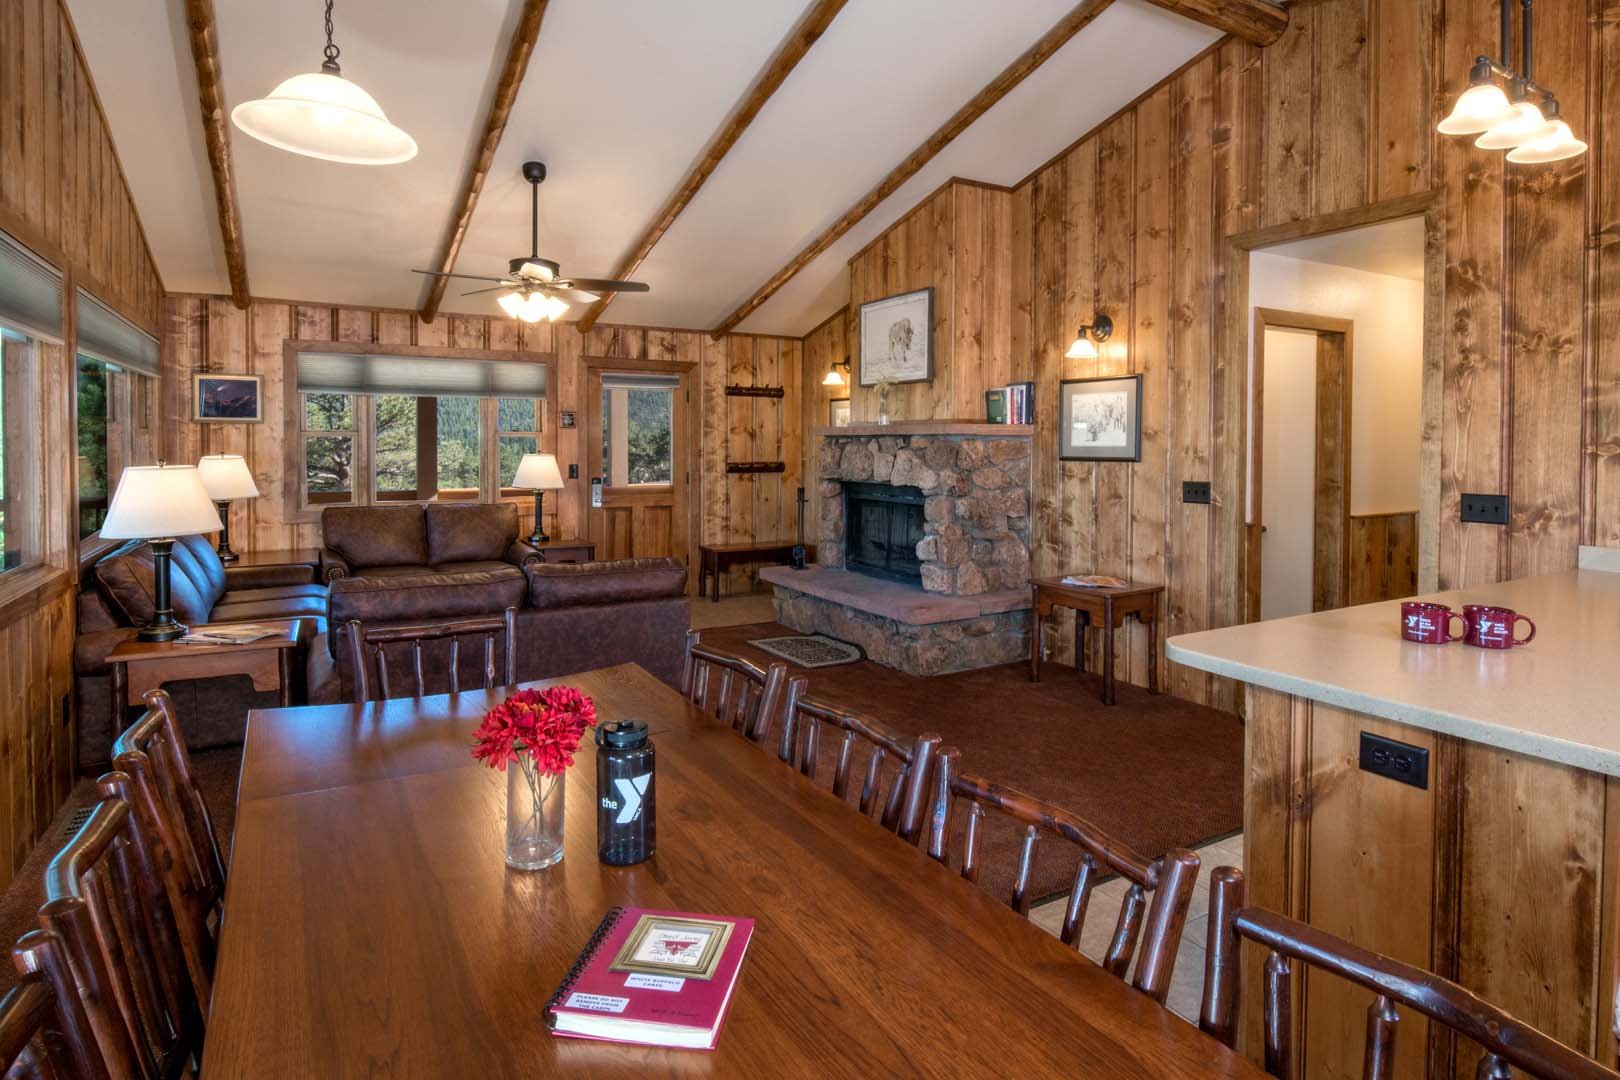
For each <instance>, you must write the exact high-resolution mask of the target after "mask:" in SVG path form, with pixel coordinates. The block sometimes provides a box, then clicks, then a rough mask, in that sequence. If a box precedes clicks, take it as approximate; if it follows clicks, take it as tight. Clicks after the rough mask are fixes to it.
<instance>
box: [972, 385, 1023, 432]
mask: <svg viewBox="0 0 1620 1080" xmlns="http://www.w3.org/2000/svg"><path fill="white" fill-rule="evenodd" d="M984 418H985V419H986V420H988V421H989V422H990V423H992V424H1033V423H1034V422H1035V384H1034V383H1032V382H1016V383H1008V384H1007V385H1006V386H1000V387H997V388H996V389H994V390H986V391H985V392H984Z"/></svg>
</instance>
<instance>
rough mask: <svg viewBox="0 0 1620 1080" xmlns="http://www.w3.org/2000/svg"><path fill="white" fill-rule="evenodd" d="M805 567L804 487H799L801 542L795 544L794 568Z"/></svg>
mask: <svg viewBox="0 0 1620 1080" xmlns="http://www.w3.org/2000/svg"><path fill="white" fill-rule="evenodd" d="M804 567H805V550H804V488H803V487H801V488H799V542H798V543H797V544H794V545H793V569H795V570H803V569H804Z"/></svg>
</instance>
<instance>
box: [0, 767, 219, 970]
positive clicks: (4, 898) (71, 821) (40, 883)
mask: <svg viewBox="0 0 1620 1080" xmlns="http://www.w3.org/2000/svg"><path fill="white" fill-rule="evenodd" d="M191 765H192V768H193V770H195V772H196V774H197V785H198V786H199V787H200V788H202V793H203V801H204V802H205V803H207V804H208V813H209V816H210V817H212V818H213V820H214V833H215V835H217V836H218V837H219V850H220V854H221V855H223V856H225V857H226V858H227V859H229V858H230V853H231V829H232V826H233V825H234V823H235V821H236V778H237V775H238V774H239V773H240V772H241V769H242V748H241V747H240V746H233V747H227V748H225V749H223V750H198V751H194V752H193V753H192V755H191ZM98 801H99V796H98V795H97V793H96V784H95V781H94V780H89V779H83V780H80V781H79V782H78V783H77V784H76V785H74V788H73V791H72V792H70V793H69V795H68V799H67V802H65V803H63V804H62V809H60V810H58V811H57V813H56V817H55V818H53V819H52V821H51V824H50V827H49V828H47V829H46V830H45V832H44V833H43V834H41V836H40V838H39V841H38V842H37V843H35V845H34V848H33V850H32V851H30V852H29V853H28V858H27V859H25V860H23V864H22V867H21V868H20V869H19V870H18V871H17V874H16V876H15V877H14V878H13V879H12V882H11V884H10V885H9V886H7V887H6V890H5V891H4V892H3V893H0V942H12V941H16V940H17V939H18V938H20V937H22V936H23V935H24V934H26V933H27V932H28V931H30V930H36V929H38V928H39V920H38V918H37V912H38V911H39V908H40V905H41V904H43V903H44V902H45V867H46V866H48V865H49V864H50V861H51V859H53V858H54V857H55V856H56V853H57V852H58V851H60V850H61V848H62V845H63V844H65V843H66V842H67V841H68V840H69V839H71V838H72V836H73V834H74V832H75V831H77V829H78V827H79V826H80V825H82V824H83V821H84V818H85V817H86V816H88V813H89V811H90V809H91V808H92V807H94V806H95V804H96V803H97V802H98ZM16 982H17V971H16V968H15V967H13V966H12V965H11V963H10V962H9V961H5V962H0V994H4V993H5V992H6V991H7V990H10V989H11V988H12V987H13V986H14V985H16Z"/></svg>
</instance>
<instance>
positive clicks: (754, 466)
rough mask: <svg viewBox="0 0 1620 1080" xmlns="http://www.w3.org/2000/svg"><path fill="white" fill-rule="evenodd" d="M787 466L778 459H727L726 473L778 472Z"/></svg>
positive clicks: (783, 470)
mask: <svg viewBox="0 0 1620 1080" xmlns="http://www.w3.org/2000/svg"><path fill="white" fill-rule="evenodd" d="M786 471H787V466H786V465H784V464H783V463H782V462H780V461H728V462H726V472H728V473H779V472H786Z"/></svg>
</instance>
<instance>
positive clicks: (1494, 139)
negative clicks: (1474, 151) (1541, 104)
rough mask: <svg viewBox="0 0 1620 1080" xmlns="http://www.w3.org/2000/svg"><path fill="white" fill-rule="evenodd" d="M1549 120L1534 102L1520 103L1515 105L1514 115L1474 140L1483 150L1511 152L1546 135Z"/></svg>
mask: <svg viewBox="0 0 1620 1080" xmlns="http://www.w3.org/2000/svg"><path fill="white" fill-rule="evenodd" d="M1546 127H1547V118H1546V117H1545V116H1543V115H1542V114H1541V110H1540V109H1539V108H1537V107H1536V105H1535V104H1534V103H1533V102H1529V101H1519V102H1515V103H1514V105H1513V115H1512V116H1510V117H1509V118H1508V119H1506V120H1503V121H1502V122H1501V123H1499V124H1496V125H1495V126H1493V127H1492V128H1491V129H1490V130H1489V131H1487V132H1486V133H1485V134H1483V135H1481V136H1480V137H1479V138H1477V139H1475V140H1474V145H1475V146H1477V147H1479V148H1480V149H1481V150H1511V149H1513V148H1514V147H1515V146H1518V145H1519V144H1520V143H1522V142H1527V141H1528V140H1530V139H1533V138H1538V137H1540V136H1541V135H1542V134H1544V130H1543V129H1545V128H1546Z"/></svg>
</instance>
